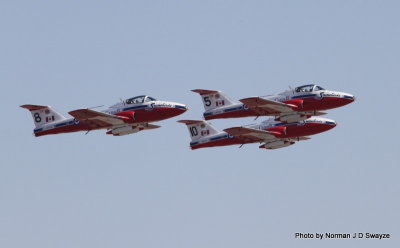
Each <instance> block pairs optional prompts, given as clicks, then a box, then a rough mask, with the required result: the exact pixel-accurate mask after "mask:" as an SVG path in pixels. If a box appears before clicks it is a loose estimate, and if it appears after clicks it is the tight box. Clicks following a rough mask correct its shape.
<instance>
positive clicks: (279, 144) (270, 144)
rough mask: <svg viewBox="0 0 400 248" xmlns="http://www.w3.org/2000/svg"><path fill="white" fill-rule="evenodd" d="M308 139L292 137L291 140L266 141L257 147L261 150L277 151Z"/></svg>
mask: <svg viewBox="0 0 400 248" xmlns="http://www.w3.org/2000/svg"><path fill="white" fill-rule="evenodd" d="M308 139H310V138H309V137H305V136H302V137H293V138H285V139H276V140H271V141H267V142H265V143H264V144H262V145H260V146H259V147H260V148H262V149H268V150H274V149H279V148H283V147H287V146H291V145H294V144H295V143H296V141H302V140H308Z"/></svg>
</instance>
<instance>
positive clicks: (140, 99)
mask: <svg viewBox="0 0 400 248" xmlns="http://www.w3.org/2000/svg"><path fill="white" fill-rule="evenodd" d="M151 101H156V99H154V98H153V97H151V96H135V97H132V98H129V99H127V100H125V103H126V104H138V103H144V102H151Z"/></svg>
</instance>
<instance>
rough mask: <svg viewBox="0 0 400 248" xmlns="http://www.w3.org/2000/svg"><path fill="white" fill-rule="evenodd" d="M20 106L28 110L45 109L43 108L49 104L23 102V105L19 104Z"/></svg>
mask: <svg viewBox="0 0 400 248" xmlns="http://www.w3.org/2000/svg"><path fill="white" fill-rule="evenodd" d="M20 107H21V108H24V109H27V110H29V111H34V110H39V109H45V108H48V107H49V106H42V105H32V104H25V105H21V106H20Z"/></svg>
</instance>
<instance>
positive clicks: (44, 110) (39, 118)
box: [21, 104, 66, 127]
mask: <svg viewBox="0 0 400 248" xmlns="http://www.w3.org/2000/svg"><path fill="white" fill-rule="evenodd" d="M21 108H24V109H27V110H29V111H30V112H31V114H32V118H33V122H34V123H35V126H36V127H40V126H42V125H44V124H47V123H51V122H54V121H60V120H64V119H66V118H65V117H64V116H63V115H61V114H60V113H58V112H57V111H55V110H54V109H53V108H52V107H50V106H41V105H31V104H26V105H22V106H21Z"/></svg>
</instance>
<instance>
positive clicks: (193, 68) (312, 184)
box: [0, 0, 400, 248]
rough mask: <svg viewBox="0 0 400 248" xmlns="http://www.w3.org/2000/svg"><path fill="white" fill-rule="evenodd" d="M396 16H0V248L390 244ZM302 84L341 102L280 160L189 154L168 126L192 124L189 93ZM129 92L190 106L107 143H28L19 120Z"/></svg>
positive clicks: (277, 12)
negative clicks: (338, 94) (326, 123)
mask: <svg viewBox="0 0 400 248" xmlns="http://www.w3.org/2000/svg"><path fill="white" fill-rule="evenodd" d="M399 9H400V5H399V3H398V1H330V2H328V1H216V0H214V1H97V0H96V1H94V0H93V1H82V0H80V1H18V0H16V1H2V2H0V30H1V36H0V82H1V85H2V86H3V87H2V90H1V91H0V96H1V99H2V103H3V106H2V109H3V111H2V118H1V119H2V122H1V123H2V124H1V129H2V132H1V134H0V138H1V139H0V146H1V147H0V148H1V156H0V199H1V202H0V247H7V248H25V247H40V248H54V247H57V248H64V247H65V248H70V247H74V248H76V247H82V248H83V247H85V248H87V247H97V248H102V247H104V248H108V247H146V248H147V247H149V248H150V247H151V248H153V247H154V248H159V247H166V248H167V247H171V248H178V247H182V248H188V247H195V248H197V247H198V248H204V247H208V248H213V247H216V248H217V247H218V248H220V247H232V248H235V247H238V248H239V247H253V248H265V247H289V246H291V247H321V246H323V247H337V246H345V247H346V246H347V247H350V246H352V247H355V246H363V247H377V246H380V247H398V246H399V244H400V238H399V235H400V231H399V230H400V229H399V222H400V214H399V209H400V200H399V196H400V183H399V179H398V178H399V174H400V168H399V162H398V154H399V145H398V138H399V128H398V126H399V124H400V123H399V117H398V112H399V111H398V106H399V104H398V103H397V100H396V99H397V98H398V93H399V90H400V86H399V82H400V75H399V64H400V60H399V58H400V52H399V51H400V49H399V44H400V29H399V27H398V25H399V23H400V17H399ZM303 83H319V84H321V86H323V87H325V88H328V89H332V90H338V91H344V92H348V93H352V94H355V95H356V97H357V101H356V102H355V103H353V104H351V105H348V106H345V107H343V108H340V109H335V110H331V111H329V114H328V115H327V116H326V117H327V118H331V119H334V120H336V121H337V122H338V123H339V125H338V126H337V127H336V128H335V129H333V130H331V131H328V132H326V133H323V134H320V135H317V136H314V137H313V139H311V140H310V141H305V142H302V143H300V144H296V145H294V146H291V147H289V148H284V149H280V150H275V151H266V150H261V149H259V148H258V146H257V145H246V146H244V147H243V148H241V149H238V148H237V147H235V146H232V147H223V148H216V149H201V150H196V151H191V150H190V149H189V141H190V138H189V135H188V131H187V130H186V127H185V126H183V125H181V124H178V123H176V120H178V119H181V118H182V119H183V118H184V119H199V118H201V117H202V113H203V106H202V103H201V100H200V98H199V97H198V96H197V95H196V94H194V93H192V92H190V90H191V89H194V88H210V89H219V90H223V91H225V92H226V93H227V94H228V95H230V96H231V97H232V98H234V99H239V98H243V97H248V96H254V95H266V94H272V93H278V92H281V91H283V90H285V89H286V88H287V87H288V86H289V85H291V86H296V85H299V84H303ZM140 94H148V95H151V96H153V97H156V98H159V99H164V100H171V101H177V102H182V103H185V104H187V105H188V106H189V108H190V110H189V111H188V112H186V113H185V114H184V115H181V116H179V117H177V118H173V119H170V120H166V121H163V122H160V123H158V124H160V125H162V126H163V127H162V128H160V129H157V130H153V131H147V132H142V133H139V134H134V135H129V136H124V137H110V136H109V135H105V134H104V132H103V131H97V132H92V133H89V134H88V135H84V133H74V134H65V135H55V136H45V137H40V138H34V137H33V136H32V129H33V122H32V119H31V116H30V114H29V113H28V112H27V111H26V110H24V109H21V108H19V107H18V106H19V105H21V104H27V103H30V104H47V105H51V106H53V107H54V108H55V109H56V110H58V111H60V112H62V113H63V114H66V113H67V112H68V111H71V110H73V109H77V108H83V107H92V106H97V105H102V104H104V105H111V104H113V103H115V102H117V101H118V99H119V98H120V97H122V98H128V97H132V96H136V95H140ZM261 120H262V118H260V119H259V121H261ZM252 122H254V120H253V118H244V119H236V120H214V121H212V123H213V124H214V125H215V126H216V127H218V128H220V129H222V128H227V127H230V126H234V125H242V124H249V123H252ZM295 232H313V233H314V232H340V233H342V232H378V233H390V234H391V235H392V238H391V239H390V240H381V241H376V240H322V241H317V240H298V239H295V238H294V233H295Z"/></svg>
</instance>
